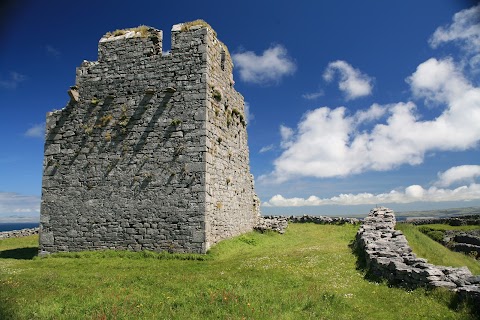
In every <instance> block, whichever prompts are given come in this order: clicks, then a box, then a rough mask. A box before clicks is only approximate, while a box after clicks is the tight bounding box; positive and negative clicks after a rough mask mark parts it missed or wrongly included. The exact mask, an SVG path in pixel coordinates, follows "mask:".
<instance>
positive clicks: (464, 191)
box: [262, 183, 480, 207]
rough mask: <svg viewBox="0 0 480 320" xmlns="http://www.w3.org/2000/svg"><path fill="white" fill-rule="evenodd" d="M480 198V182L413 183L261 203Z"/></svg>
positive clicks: (293, 204)
mask: <svg viewBox="0 0 480 320" xmlns="http://www.w3.org/2000/svg"><path fill="white" fill-rule="evenodd" d="M477 199H480V184H475V183H472V184H470V185H468V186H461V187H458V188H455V189H442V188H437V187H430V188H428V189H424V188H423V187H421V186H419V185H412V186H409V187H407V188H405V189H404V190H400V191H397V190H392V191H390V192H387V193H379V194H372V193H357V194H351V193H348V194H340V195H338V196H334V197H331V198H323V199H322V198H319V197H317V196H310V197H308V198H285V197H283V196H282V195H279V194H277V195H275V196H273V197H272V198H270V200H268V201H267V202H264V203H263V204H262V205H263V206H265V207H303V206H323V205H362V204H371V205H375V204H387V203H412V202H444V201H469V200H477Z"/></svg>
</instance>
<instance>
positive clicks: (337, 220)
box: [288, 215, 360, 224]
mask: <svg viewBox="0 0 480 320" xmlns="http://www.w3.org/2000/svg"><path fill="white" fill-rule="evenodd" d="M288 221H290V222H292V223H307V222H312V223H316V224H359V223H360V220H359V219H356V218H346V217H324V216H310V215H303V216H290V217H288Z"/></svg>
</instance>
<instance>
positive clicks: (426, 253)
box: [396, 223, 480, 274]
mask: <svg viewBox="0 0 480 320" xmlns="http://www.w3.org/2000/svg"><path fill="white" fill-rule="evenodd" d="M427 226H428V227H432V228H436V229H439V228H440V227H439V225H433V224H432V225H427ZM396 228H397V229H398V230H401V231H402V232H403V233H404V234H405V237H406V238H407V240H408V243H409V245H410V247H411V248H412V250H413V252H415V253H416V254H417V255H418V256H419V257H422V258H425V259H427V260H428V262H430V263H433V264H436V265H443V266H452V267H461V266H467V267H468V269H470V271H471V272H472V273H473V274H480V262H478V261H476V260H475V259H473V258H471V257H468V256H466V255H464V254H463V253H459V252H453V251H451V250H449V249H447V248H445V247H444V246H442V245H441V244H440V243H438V242H435V241H434V240H432V239H430V238H429V237H428V236H427V235H425V234H423V233H421V232H420V231H419V230H418V227H416V226H414V225H412V224H408V223H398V224H397V225H396ZM445 228H447V229H455V227H450V226H445ZM457 229H458V227H457Z"/></svg>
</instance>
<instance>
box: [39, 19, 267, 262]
mask: <svg viewBox="0 0 480 320" xmlns="http://www.w3.org/2000/svg"><path fill="white" fill-rule="evenodd" d="M232 68H233V63H232V60H231V58H230V55H229V53H228V50H227V48H226V46H225V45H224V44H223V43H222V42H220V41H219V40H218V39H217V35H216V33H215V31H213V30H212V28H211V27H210V26H209V25H208V24H206V23H205V22H203V21H195V22H191V23H185V24H179V25H175V26H173V28H172V45H171V51H170V53H168V54H166V53H163V52H162V31H160V30H156V29H154V28H150V27H144V26H142V27H138V28H134V29H126V30H117V31H115V32H114V33H113V34H111V33H108V34H107V35H105V36H104V37H103V38H102V39H101V40H100V42H99V46H98V61H95V62H88V61H84V62H83V63H82V64H81V66H80V67H79V68H77V77H76V84H75V86H73V87H71V89H70V91H69V95H70V98H71V99H70V101H69V102H68V104H67V106H66V107H65V108H64V109H62V110H59V111H54V112H50V113H48V114H47V125H46V126H47V132H46V141H45V156H44V169H43V186H42V205H41V218H40V226H41V227H40V250H41V252H44V253H48V252H57V251H80V250H97V249H128V250H155V251H162V250H168V251H172V252H195V253H204V252H206V251H207V250H208V248H209V247H210V246H211V245H213V244H215V243H217V242H219V241H220V240H223V239H226V238H229V237H232V236H235V235H238V234H241V233H244V232H247V231H250V230H252V228H253V227H254V225H255V224H256V223H257V220H258V218H259V201H258V198H257V196H256V194H255V191H254V187H253V177H252V175H251V174H250V167H249V151H248V146H247V132H246V128H245V126H246V123H245V115H244V112H245V110H244V100H243V97H242V96H241V95H240V94H239V93H238V92H237V91H236V90H235V89H234V88H233V84H234V81H233V76H232Z"/></svg>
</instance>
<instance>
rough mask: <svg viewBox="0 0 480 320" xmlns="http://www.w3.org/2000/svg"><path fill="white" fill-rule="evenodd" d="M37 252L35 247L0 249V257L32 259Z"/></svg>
mask: <svg viewBox="0 0 480 320" xmlns="http://www.w3.org/2000/svg"><path fill="white" fill-rule="evenodd" d="M37 254H38V248H37V247H27V248H17V249H11V250H3V251H0V259H18V260H32V259H33V258H34V257H35V256H37Z"/></svg>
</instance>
